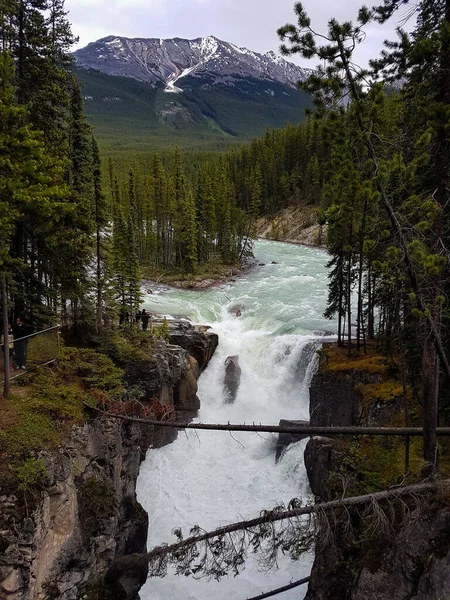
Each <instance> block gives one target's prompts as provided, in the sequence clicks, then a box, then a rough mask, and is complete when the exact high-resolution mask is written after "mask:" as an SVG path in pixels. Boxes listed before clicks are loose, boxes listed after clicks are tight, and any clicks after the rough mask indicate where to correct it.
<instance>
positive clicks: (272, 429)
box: [85, 403, 450, 441]
mask: <svg viewBox="0 0 450 600" xmlns="http://www.w3.org/2000/svg"><path fill="white" fill-rule="evenodd" d="M85 406H86V407H87V408H89V409H91V410H94V411H95V412H97V413H99V414H101V415H103V416H105V417H108V418H111V419H120V420H122V421H131V422H132V423H141V424H143V425H153V426H156V427H172V428H175V429H204V430H207V431H259V432H265V433H297V434H305V435H323V436H325V437H328V436H333V435H386V436H402V435H410V436H416V437H420V436H422V435H423V429H422V427H358V426H352V427H338V426H336V427H320V426H316V425H292V426H289V427H287V426H280V425H255V424H252V425H246V424H245V423H244V424H241V423H239V424H237V423H234V424H233V423H181V422H177V421H153V420H151V419H142V418H140V417H129V416H127V415H115V414H113V413H109V412H106V411H104V410H100V409H99V408H96V407H94V406H91V405H90V404H88V403H85ZM436 433H437V435H442V436H449V435H450V427H438V428H437V429H436ZM233 439H234V438H233ZM235 441H237V440H235Z"/></svg>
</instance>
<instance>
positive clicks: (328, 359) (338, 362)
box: [320, 344, 397, 376]
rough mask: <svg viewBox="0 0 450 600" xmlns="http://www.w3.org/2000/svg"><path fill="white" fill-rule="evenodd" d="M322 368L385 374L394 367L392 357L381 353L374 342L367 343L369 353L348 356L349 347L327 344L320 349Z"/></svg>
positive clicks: (324, 369)
mask: <svg viewBox="0 0 450 600" xmlns="http://www.w3.org/2000/svg"><path fill="white" fill-rule="evenodd" d="M320 357H321V359H322V360H321V361H320V370H321V371H322V372H325V371H333V372H346V371H365V372H366V373H369V374H372V375H373V374H379V375H381V376H385V375H387V374H389V372H390V371H391V370H392V369H393V368H394V370H397V367H396V366H395V365H394V363H393V361H392V359H391V358H390V357H387V356H384V355H382V354H380V353H379V352H378V351H377V349H376V346H375V345H374V344H368V345H367V354H361V353H358V354H357V353H356V351H355V350H354V351H353V355H352V356H348V352H347V348H345V347H342V348H340V347H339V346H338V345H337V344H326V345H324V346H323V348H322V350H320Z"/></svg>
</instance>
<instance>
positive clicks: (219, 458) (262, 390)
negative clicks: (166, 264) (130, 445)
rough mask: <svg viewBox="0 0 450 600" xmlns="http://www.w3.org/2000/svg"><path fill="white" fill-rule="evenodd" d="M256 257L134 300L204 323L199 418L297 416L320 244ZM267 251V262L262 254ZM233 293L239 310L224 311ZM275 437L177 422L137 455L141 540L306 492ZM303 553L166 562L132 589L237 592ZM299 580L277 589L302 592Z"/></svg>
mask: <svg viewBox="0 0 450 600" xmlns="http://www.w3.org/2000/svg"><path fill="white" fill-rule="evenodd" d="M255 255H256V257H257V259H258V260H259V261H260V262H262V263H266V264H265V265H264V266H261V267H258V268H257V269H256V270H255V271H254V272H252V273H250V274H249V275H247V276H246V277H245V278H241V279H238V280H237V281H236V282H235V283H231V284H228V285H224V286H221V287H220V288H214V289H212V290H207V291H203V292H187V291H179V290H178V291H175V290H170V291H167V292H165V293H163V294H160V295H151V296H150V295H149V296H148V297H147V298H146V300H145V306H146V308H148V309H149V310H150V311H154V312H160V313H163V314H167V315H180V314H183V315H186V316H187V317H189V318H191V319H192V320H193V321H194V322H197V323H203V324H210V325H211V327H212V330H213V331H215V332H216V333H218V335H219V347H218V348H217V350H216V353H215V355H214V357H213V359H212V360H211V362H210V364H209V366H208V367H207V369H206V370H205V371H204V373H203V374H202V376H201V377H200V380H199V390H198V395H199V398H200V400H201V410H200V412H199V415H198V420H199V421H203V422H210V423H224V422H228V421H230V422H232V423H242V422H247V423H249V422H258V423H259V422H261V423H265V424H277V423H278V421H279V419H280V418H286V419H307V418H308V416H309V407H308V387H309V383H310V380H311V377H312V375H313V373H314V368H315V364H316V361H317V358H316V354H315V351H314V345H313V344H312V343H311V341H312V340H313V339H316V334H317V330H321V331H330V330H333V323H330V322H329V321H326V320H325V319H324V318H323V316H322V315H323V311H324V308H325V301H326V294H327V290H326V286H327V269H326V267H325V264H326V262H327V255H326V253H325V252H323V251H321V250H317V249H311V248H304V247H300V246H292V245H288V244H281V243H276V242H266V241H264V242H258V243H257V244H256V245H255ZM272 261H273V262H274V264H272ZM235 304H242V305H244V311H243V313H242V316H241V317H239V318H236V317H233V316H232V315H231V314H230V313H229V309H230V307H232V306H233V305H235ZM236 354H237V355H239V362H240V365H241V368H242V376H241V385H240V387H239V390H238V394H237V397H236V400H235V402H234V404H224V402H223V374H224V361H225V359H226V357H227V356H229V355H236ZM276 441H277V437H276V436H275V435H271V434H262V435H258V434H256V433H239V434H236V433H233V435H230V434H229V433H226V432H208V431H197V432H196V431H187V432H186V433H180V434H179V436H178V438H177V440H176V441H175V442H173V443H172V444H170V445H168V446H165V447H164V448H161V449H157V450H152V449H150V450H149V451H148V453H147V457H146V459H145V461H144V462H143V464H142V466H141V471H140V475H139V479H138V489H137V494H138V500H139V502H140V503H141V504H142V506H143V507H144V509H145V510H146V511H147V512H148V514H149V534H148V548H152V547H153V546H155V545H158V544H160V543H163V542H167V543H173V542H174V541H176V540H175V537H174V536H173V535H172V533H171V532H172V530H173V529H174V528H176V527H181V529H182V530H183V532H184V534H185V535H187V534H188V532H189V529H190V528H191V527H192V526H193V525H194V524H199V525H200V526H201V527H202V528H203V529H206V530H209V529H214V528H216V527H218V526H220V525H224V524H227V523H231V522H234V521H237V520H240V519H245V518H252V517H254V516H257V515H258V514H259V512H260V511H261V510H263V509H268V508H273V507H275V506H278V505H280V504H287V503H288V502H289V501H290V500H291V499H292V498H294V497H301V498H303V499H304V500H305V499H307V498H308V495H309V490H308V484H307V477H306V471H305V468H304V464H303V449H304V446H305V444H306V440H305V441H304V442H300V443H297V444H294V445H292V446H290V447H289V449H288V451H287V452H286V453H285V454H284V456H283V457H282V459H281V460H280V461H279V462H278V464H275V460H274V456H275V446H276ZM312 558H313V557H312V556H311V555H305V556H304V557H303V558H302V560H300V561H297V562H293V561H291V560H290V559H289V558H287V557H281V558H280V560H279V565H278V566H279V568H278V569H277V570H276V571H271V572H264V571H261V569H260V568H259V567H258V565H257V564H256V561H255V560H254V559H253V558H252V559H250V560H249V561H248V563H247V567H246V569H245V570H244V571H243V572H242V573H241V574H240V575H239V576H238V577H236V578H235V577H233V576H228V577H225V578H223V579H221V580H220V581H219V582H216V581H214V580H206V579H199V580H197V579H193V578H192V577H187V578H186V577H179V576H175V575H174V574H173V573H170V572H169V574H168V575H167V576H166V577H164V578H152V579H149V580H148V581H147V583H146V584H145V585H144V587H143V588H142V590H141V592H140V596H141V599H142V600H169V599H175V600H188V599H189V600H211V599H213V598H214V600H244V599H245V598H248V597H251V596H254V595H257V594H259V593H262V592H266V591H269V590H270V589H273V588H276V587H280V586H282V585H285V584H286V583H289V582H290V581H291V580H295V579H300V578H301V577H304V576H305V575H307V574H309V571H310V568H311V563H312ZM305 591H306V590H305V589H303V588H300V589H294V590H291V591H289V592H285V593H284V594H283V599H284V600H291V599H293V598H297V599H298V598H302V597H303V595H304V593H305Z"/></svg>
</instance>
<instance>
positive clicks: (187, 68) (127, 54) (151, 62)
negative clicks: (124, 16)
mask: <svg viewBox="0 0 450 600" xmlns="http://www.w3.org/2000/svg"><path fill="white" fill-rule="evenodd" d="M74 58H75V61H76V64H77V66H78V67H81V68H87V69H96V70H98V71H101V72H103V73H106V74H108V75H117V76H122V77H132V78H134V79H138V80H141V81H145V82H147V83H149V84H151V85H153V86H160V85H162V84H163V85H164V86H165V90H166V91H167V92H182V91H183V86H182V84H183V82H180V79H182V78H184V77H187V76H188V75H189V76H191V77H197V78H205V79H208V80H209V82H210V84H212V85H213V84H214V83H221V84H222V85H234V83H235V81H236V80H237V79H243V78H252V79H260V80H265V81H269V82H270V81H273V82H277V83H281V84H284V85H287V86H289V87H295V86H296V84H297V82H298V81H299V80H304V79H305V78H306V77H307V75H308V74H309V72H310V70H309V69H303V68H302V67H299V66H298V65H295V64H294V63H291V62H289V61H286V60H285V59H284V58H282V57H281V56H279V55H277V54H276V53H275V52H273V51H270V52H267V53H266V54H259V53H257V52H252V51H251V50H248V49H247V48H240V47H238V46H236V45H235V44H232V43H230V42H226V41H222V40H219V39H218V38H216V37H215V36H213V35H209V36H207V37H200V38H196V39H193V40H187V39H183V38H173V39H159V38H126V37H120V36H112V35H111V36H107V37H105V38H102V39H100V40H97V41H96V42H92V43H90V44H88V45H87V46H86V47H85V48H82V49H80V50H77V51H76V52H75V53H74ZM180 86H181V87H180Z"/></svg>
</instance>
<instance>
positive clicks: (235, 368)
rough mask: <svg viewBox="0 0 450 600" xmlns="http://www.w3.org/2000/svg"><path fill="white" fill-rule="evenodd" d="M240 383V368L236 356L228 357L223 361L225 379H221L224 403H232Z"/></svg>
mask: <svg viewBox="0 0 450 600" xmlns="http://www.w3.org/2000/svg"><path fill="white" fill-rule="evenodd" d="M240 383H241V367H240V366H239V357H238V356H228V357H227V358H226V360H225V377H224V379H223V385H224V391H225V401H226V402H234V401H235V400H236V394H237V391H238V389H239V384H240Z"/></svg>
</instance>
